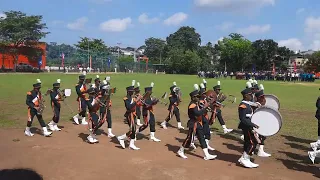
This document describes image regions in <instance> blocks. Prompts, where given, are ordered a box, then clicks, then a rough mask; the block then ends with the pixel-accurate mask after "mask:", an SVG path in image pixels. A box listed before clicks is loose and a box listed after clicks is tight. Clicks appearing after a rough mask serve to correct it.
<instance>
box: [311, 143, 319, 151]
mask: <svg viewBox="0 0 320 180" xmlns="http://www.w3.org/2000/svg"><path fill="white" fill-rule="evenodd" d="M310 146H311V148H312V150H313V151H316V150H317V149H318V147H319V146H320V142H318V141H317V142H313V143H310Z"/></svg>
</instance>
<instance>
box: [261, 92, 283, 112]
mask: <svg viewBox="0 0 320 180" xmlns="http://www.w3.org/2000/svg"><path fill="white" fill-rule="evenodd" d="M264 98H265V99H266V104H265V105H266V106H269V107H273V108H274V109H277V110H279V109H280V101H279V98H278V97H277V96H275V95H273V94H265V95H264Z"/></svg>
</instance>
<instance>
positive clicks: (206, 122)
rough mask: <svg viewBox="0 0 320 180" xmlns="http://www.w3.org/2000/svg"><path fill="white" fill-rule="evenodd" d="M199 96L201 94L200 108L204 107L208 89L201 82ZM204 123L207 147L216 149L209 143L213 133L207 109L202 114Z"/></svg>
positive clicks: (212, 149)
mask: <svg viewBox="0 0 320 180" xmlns="http://www.w3.org/2000/svg"><path fill="white" fill-rule="evenodd" d="M199 96H200V99H199V106H200V108H203V107H202V106H203V105H204V104H205V103H207V99H206V91H205V86H204V84H203V83H201V84H200V91H199ZM202 123H203V131H204V138H205V141H206V144H207V147H208V149H209V150H211V151H214V150H215V149H214V148H212V147H211V146H210V145H209V141H210V139H211V133H210V125H209V116H208V112H207V111H205V112H204V114H203V115H202Z"/></svg>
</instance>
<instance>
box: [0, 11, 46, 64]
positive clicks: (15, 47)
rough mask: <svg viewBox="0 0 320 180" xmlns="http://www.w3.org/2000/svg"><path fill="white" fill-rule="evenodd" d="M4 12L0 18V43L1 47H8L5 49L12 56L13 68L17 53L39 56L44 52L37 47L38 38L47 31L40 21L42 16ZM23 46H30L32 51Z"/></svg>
mask: <svg viewBox="0 0 320 180" xmlns="http://www.w3.org/2000/svg"><path fill="white" fill-rule="evenodd" d="M4 14H5V15H6V18H0V43H1V46H2V47H4V46H6V47H8V46H9V47H10V48H5V49H6V53H8V54H10V55H12V56H13V58H14V70H15V69H16V65H17V63H18V56H19V54H22V55H27V57H39V55H42V54H43V53H44V52H43V51H42V50H41V49H40V48H39V47H38V45H39V40H40V39H42V38H44V37H46V35H47V34H48V33H49V32H44V30H45V29H47V26H46V24H45V23H42V16H35V15H31V16H27V15H26V14H25V13H22V12H21V11H8V12H4ZM25 48H31V49H32V51H25ZM31 49H30V50H31ZM23 53H28V54H23ZM30 60H35V59H34V58H32V59H30Z"/></svg>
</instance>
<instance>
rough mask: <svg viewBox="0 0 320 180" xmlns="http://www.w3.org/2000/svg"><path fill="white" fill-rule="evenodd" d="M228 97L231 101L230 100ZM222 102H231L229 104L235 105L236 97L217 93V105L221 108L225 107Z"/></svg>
mask: <svg viewBox="0 0 320 180" xmlns="http://www.w3.org/2000/svg"><path fill="white" fill-rule="evenodd" d="M230 97H231V98H232V99H230ZM223 101H228V102H231V103H235V102H236V97H235V96H234V95H229V96H226V95H225V94H223V93H222V92H221V93H219V94H218V95H217V104H218V105H221V106H225V105H224V104H222V102H223Z"/></svg>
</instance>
